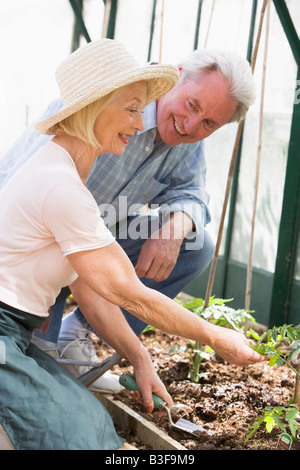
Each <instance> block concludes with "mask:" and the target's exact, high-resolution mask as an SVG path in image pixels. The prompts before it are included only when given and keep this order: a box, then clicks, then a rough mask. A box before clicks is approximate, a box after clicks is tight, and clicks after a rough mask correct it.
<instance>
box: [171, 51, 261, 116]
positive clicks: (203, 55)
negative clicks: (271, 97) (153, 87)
mask: <svg viewBox="0 0 300 470" xmlns="http://www.w3.org/2000/svg"><path fill="white" fill-rule="evenodd" d="M180 65H181V67H182V70H183V76H182V77H183V80H184V79H189V80H193V81H197V80H198V79H199V76H200V75H201V73H208V72H212V71H214V70H218V71H220V72H221V73H222V74H223V75H224V77H225V79H226V80H227V84H228V89H229V94H230V97H231V99H232V100H233V101H236V102H237V103H238V108H237V110H236V112H235V113H234V115H233V116H232V118H231V119H230V121H229V122H236V121H237V122H238V121H240V120H242V119H243V118H244V117H245V115H246V113H247V111H248V109H249V107H250V106H251V105H252V104H253V103H254V101H255V97H256V93H255V84H254V79H253V74H252V70H251V67H250V64H249V62H248V61H247V60H246V59H244V58H242V57H240V56H239V55H237V54H235V53H234V52H231V51H214V50H213V51H209V50H196V51H194V52H192V54H190V55H189V56H187V57H186V58H185V59H184V60H182V61H181V63H180Z"/></svg>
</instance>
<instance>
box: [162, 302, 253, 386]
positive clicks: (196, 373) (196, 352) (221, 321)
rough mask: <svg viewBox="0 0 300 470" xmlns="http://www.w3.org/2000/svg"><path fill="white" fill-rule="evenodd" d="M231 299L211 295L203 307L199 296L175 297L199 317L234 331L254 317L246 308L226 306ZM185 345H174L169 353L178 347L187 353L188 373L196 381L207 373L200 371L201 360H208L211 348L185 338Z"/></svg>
mask: <svg viewBox="0 0 300 470" xmlns="http://www.w3.org/2000/svg"><path fill="white" fill-rule="evenodd" d="M231 300H232V299H219V298H215V297H211V298H210V300H209V305H208V307H206V308H204V300H203V299H201V298H190V299H188V300H186V301H182V300H180V298H178V299H176V301H177V302H178V303H180V305H182V306H183V307H185V308H187V309H188V310H190V311H191V312H193V313H195V314H196V315H198V316H200V317H201V318H203V319H205V320H207V321H210V322H212V323H214V324H215V325H218V326H222V327H225V328H232V329H234V330H236V331H243V327H244V326H243V325H244V323H245V319H246V318H247V319H249V320H250V321H252V322H253V323H255V319H254V318H253V317H252V315H251V314H250V313H249V312H247V311H246V310H243V309H239V310H235V309H233V308H230V307H228V306H227V305H226V304H227V303H228V302H230V301H231ZM187 343H188V344H187V346H184V347H183V346H177V347H176V346H175V347H174V348H171V349H170V351H169V352H170V353H172V352H174V351H175V350H178V349H180V351H181V352H184V353H187V354H188V356H189V360H190V363H191V365H192V370H191V372H190V374H189V378H190V380H191V381H193V382H196V383H198V382H199V380H200V379H201V377H204V376H206V375H207V373H206V372H200V368H201V365H202V362H203V361H204V360H209V359H210V358H211V356H212V355H213V353H214V352H213V350H212V349H211V348H209V347H208V346H205V347H204V346H203V345H201V344H200V343H199V342H197V341H196V342H193V341H190V340H187Z"/></svg>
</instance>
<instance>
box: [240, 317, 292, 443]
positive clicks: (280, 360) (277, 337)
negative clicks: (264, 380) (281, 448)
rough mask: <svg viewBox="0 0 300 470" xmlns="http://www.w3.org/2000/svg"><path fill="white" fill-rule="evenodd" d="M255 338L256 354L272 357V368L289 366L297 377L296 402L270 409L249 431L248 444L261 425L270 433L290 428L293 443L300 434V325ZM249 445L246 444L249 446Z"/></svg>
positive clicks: (266, 409)
mask: <svg viewBox="0 0 300 470" xmlns="http://www.w3.org/2000/svg"><path fill="white" fill-rule="evenodd" d="M252 335H253V336H254V337H255V339H256V340H257V343H256V345H255V347H254V348H253V349H254V350H255V351H257V352H259V353H261V354H264V355H266V356H268V357H269V365H270V366H274V365H276V367H280V366H282V365H283V364H286V365H287V366H288V367H289V368H290V369H291V370H292V371H293V372H294V373H295V374H296V382H295V394H294V401H293V400H291V401H290V402H289V403H288V406H275V407H271V406H267V407H266V408H265V411H264V413H263V414H262V415H261V416H260V417H259V418H258V419H257V420H256V421H255V423H254V424H253V425H252V426H250V427H249V429H251V432H250V433H249V434H248V436H247V438H246V441H248V440H249V439H250V438H251V437H252V436H253V434H254V433H255V432H256V431H257V429H258V428H259V427H260V426H261V424H263V423H264V424H265V427H266V429H267V431H268V432H271V431H272V429H273V428H274V427H275V426H276V425H277V426H279V427H280V429H281V430H282V431H283V432H285V431H286V427H288V428H289V430H290V432H291V434H292V437H293V439H296V438H297V437H298V432H299V430H300V412H299V392H298V389H299V378H300V369H299V363H300V359H299V358H300V325H297V326H295V327H293V326H292V325H283V326H279V327H276V326H274V327H273V328H271V329H269V330H267V331H266V332H265V333H263V334H262V335H261V336H260V337H258V336H257V334H256V333H255V332H253V331H252ZM246 441H245V442H246Z"/></svg>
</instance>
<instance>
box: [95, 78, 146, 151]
mask: <svg viewBox="0 0 300 470" xmlns="http://www.w3.org/2000/svg"><path fill="white" fill-rule="evenodd" d="M146 100H147V82H146V81H140V82H135V83H132V84H130V85H126V86H124V87H122V88H120V90H119V92H118V93H117V95H116V97H115V98H114V100H113V101H112V102H111V103H110V104H109V105H108V106H107V107H106V108H105V109H104V110H103V111H101V112H100V113H99V114H98V116H97V118H96V121H95V125H94V132H95V136H96V138H97V140H98V142H99V147H100V150H101V153H107V152H110V153H115V154H117V155H120V154H121V153H123V152H124V150H125V147H126V145H127V144H128V142H129V139H130V138H131V137H132V136H133V134H134V133H135V131H141V130H143V129H144V122H143V118H142V110H143V108H144V107H145V104H146Z"/></svg>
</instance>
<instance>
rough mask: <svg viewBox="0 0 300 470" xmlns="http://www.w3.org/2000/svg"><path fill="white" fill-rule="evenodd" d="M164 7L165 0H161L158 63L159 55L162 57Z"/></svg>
mask: <svg viewBox="0 0 300 470" xmlns="http://www.w3.org/2000/svg"><path fill="white" fill-rule="evenodd" d="M164 8H165V0H162V7H161V19H160V43H159V63H161V57H162V39H163V25H164Z"/></svg>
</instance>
